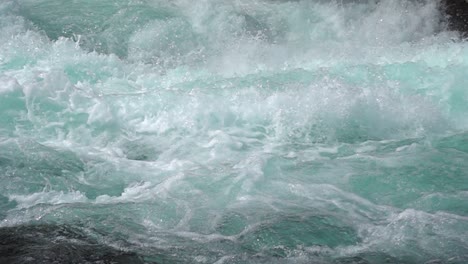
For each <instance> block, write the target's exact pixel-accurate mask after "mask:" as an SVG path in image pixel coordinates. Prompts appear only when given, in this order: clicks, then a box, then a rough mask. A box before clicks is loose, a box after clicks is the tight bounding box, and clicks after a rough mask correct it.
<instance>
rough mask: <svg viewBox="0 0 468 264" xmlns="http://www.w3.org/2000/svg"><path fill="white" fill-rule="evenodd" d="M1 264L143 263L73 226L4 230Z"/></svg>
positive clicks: (1, 232)
mask: <svg viewBox="0 0 468 264" xmlns="http://www.w3.org/2000/svg"><path fill="white" fill-rule="evenodd" d="M0 263H2V264H16V263H18V264H19V263H35V264H36V263H100V264H104V263H115V264H119V263H122V264H124V263H125V264H127V263H128V264H140V263H145V261H144V260H143V259H142V258H140V257H139V256H138V255H137V254H136V253H132V252H124V251H120V250H117V249H114V248H111V247H109V246H106V245H102V244H99V243H97V242H96V241H95V240H94V239H92V238H90V237H88V236H86V235H85V234H84V233H83V232H82V231H80V230H78V229H76V228H72V227H69V226H58V225H32V226H17V227H4V228H0Z"/></svg>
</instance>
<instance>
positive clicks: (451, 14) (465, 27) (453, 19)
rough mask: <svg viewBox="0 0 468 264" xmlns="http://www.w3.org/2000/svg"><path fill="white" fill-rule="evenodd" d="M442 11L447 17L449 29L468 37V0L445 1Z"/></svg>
mask: <svg viewBox="0 0 468 264" xmlns="http://www.w3.org/2000/svg"><path fill="white" fill-rule="evenodd" d="M442 9H443V10H444V12H445V14H446V15H447V20H448V24H449V29H450V30H455V31H458V32H460V34H462V36H463V37H468V0H444V1H442Z"/></svg>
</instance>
